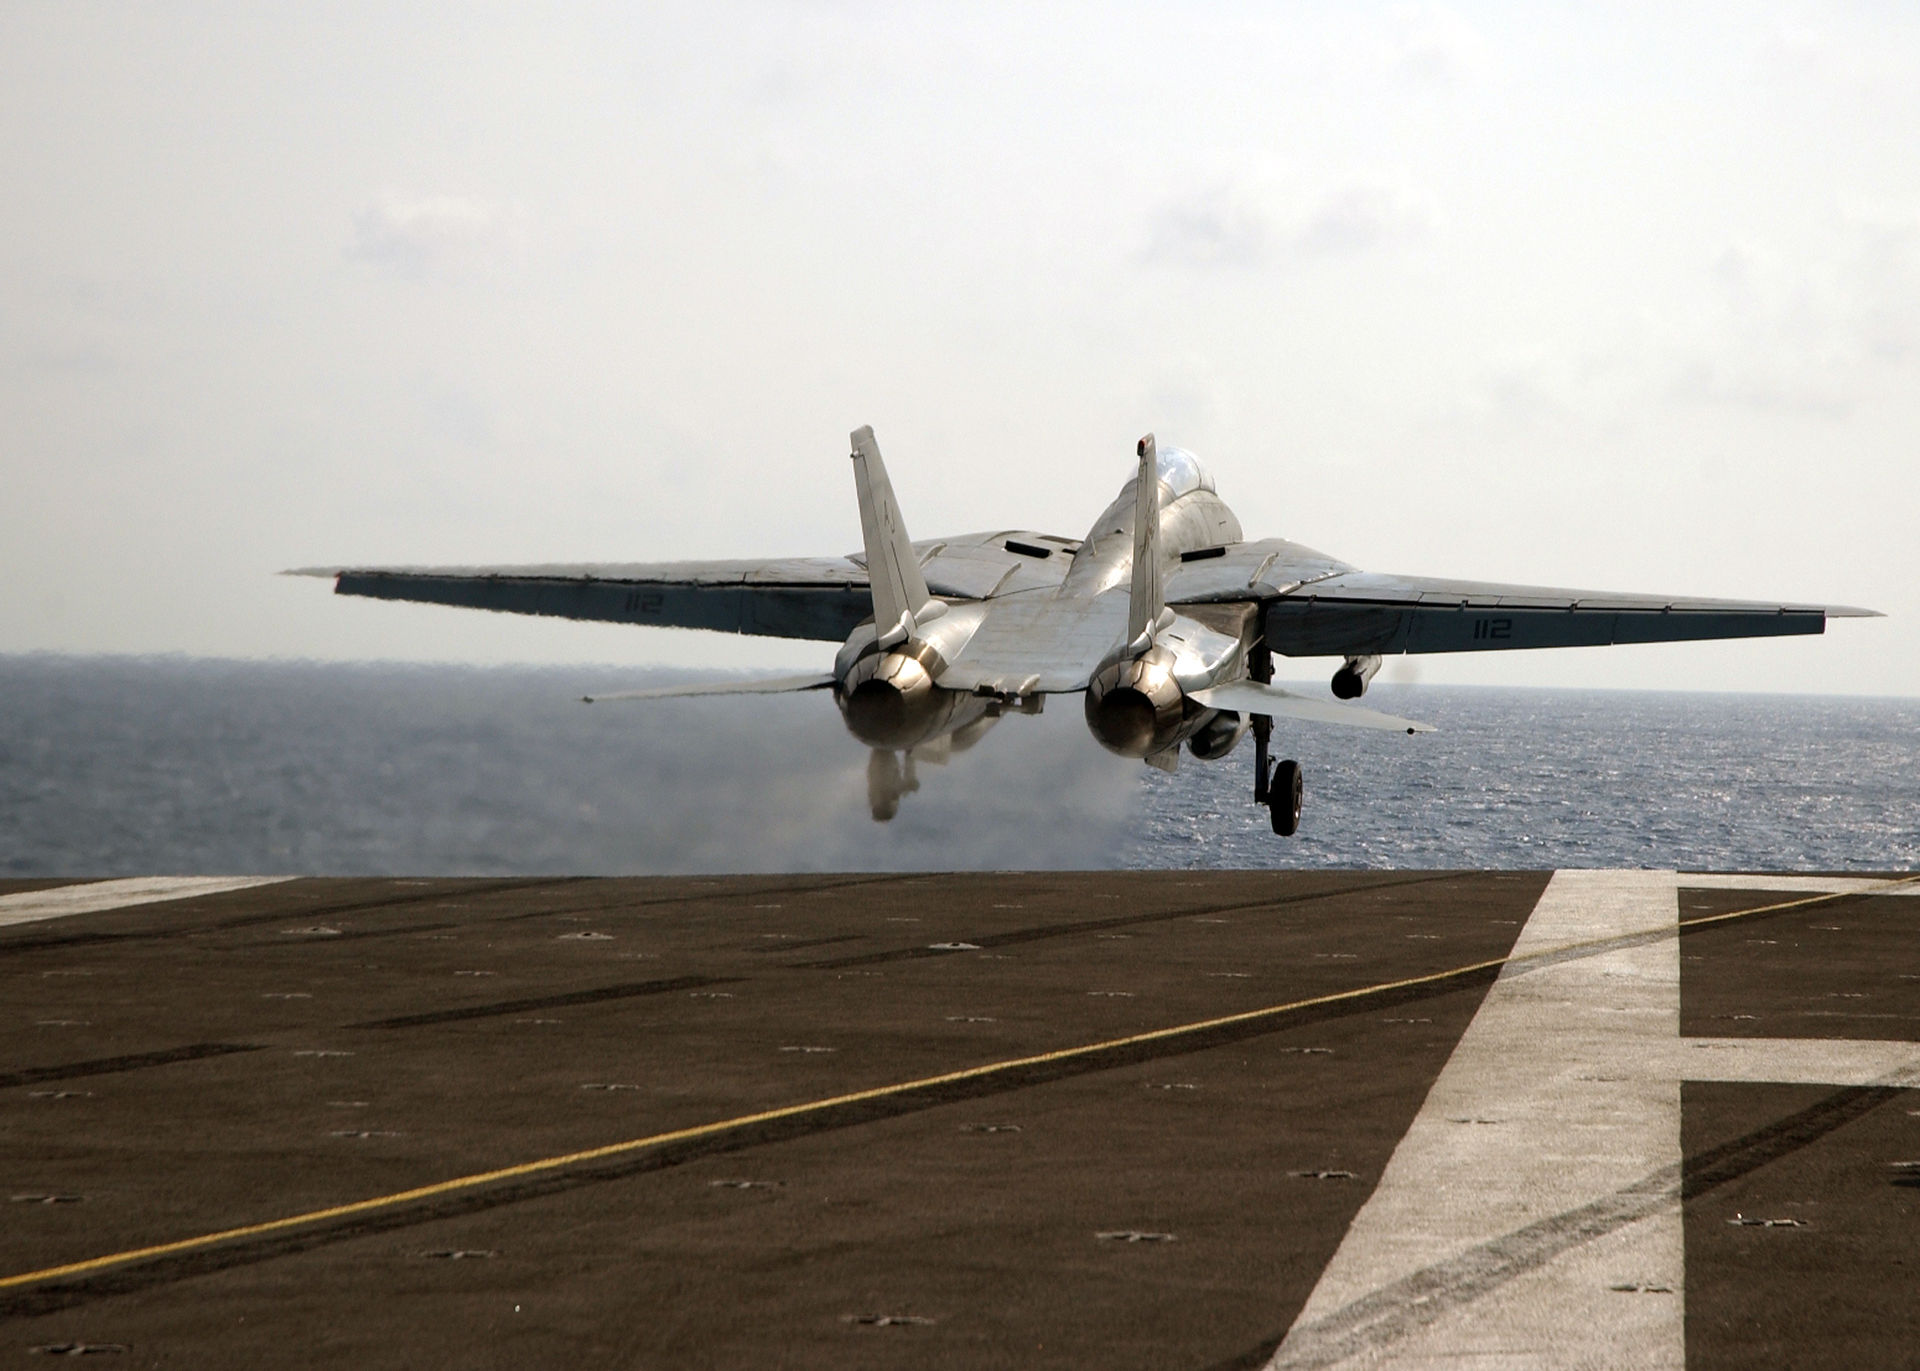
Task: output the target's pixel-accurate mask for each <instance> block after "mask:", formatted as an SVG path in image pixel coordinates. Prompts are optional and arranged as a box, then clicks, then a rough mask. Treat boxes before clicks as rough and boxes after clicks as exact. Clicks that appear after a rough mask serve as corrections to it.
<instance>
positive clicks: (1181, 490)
mask: <svg viewBox="0 0 1920 1371" xmlns="http://www.w3.org/2000/svg"><path fill="white" fill-rule="evenodd" d="M1156 456H1157V457H1158V458H1159V472H1160V484H1161V485H1163V486H1165V487H1166V488H1167V491H1168V493H1169V498H1171V499H1175V500H1177V499H1179V498H1180V497H1181V496H1182V495H1187V494H1190V493H1191V492H1193V491H1196V490H1212V489H1213V473H1212V472H1210V471H1208V470H1207V469H1206V468H1205V467H1204V466H1202V465H1201V464H1200V459H1199V458H1198V457H1196V456H1194V455H1193V454H1192V453H1191V452H1188V451H1187V450H1186V449H1185V448H1183V447H1163V448H1160V449H1159V450H1158V452H1157V453H1156Z"/></svg>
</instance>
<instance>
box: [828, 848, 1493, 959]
mask: <svg viewBox="0 0 1920 1371" xmlns="http://www.w3.org/2000/svg"><path fill="white" fill-rule="evenodd" d="M1480 874H1481V873H1479V872H1469V871H1448V872H1442V873H1440V874H1438V875H1430V876H1415V877H1412V878H1411V879H1406V880H1398V881H1372V882H1369V883H1368V884H1365V885H1342V886H1336V887H1334V888H1332V889H1328V890H1315V891H1309V892H1307V893H1305V894H1300V895H1284V896H1281V897H1279V898H1274V897H1271V896H1269V897H1267V898H1265V899H1259V900H1242V901H1239V902H1237V903H1235V904H1216V905H1194V906H1192V907H1191V908H1187V909H1174V910H1158V911H1154V912H1152V913H1147V914H1119V915H1115V916H1114V917H1113V918H1110V919H1076V920H1075V921H1074V922H1072V923H1065V924H1038V925H1035V926H1033V927H1030V928H1016V929H1013V930H1011V931H1009V932H1006V933H980V934H974V935H971V936H968V937H965V938H961V939H958V940H957V941H960V942H966V943H970V944H972V947H971V948H955V947H926V946H919V947H901V948H895V949H893V950H892V951H889V952H863V953H860V954H859V955H858V956H853V957H834V958H830V959H828V960H826V961H818V962H796V963H794V964H793V966H794V969H795V970H797V971H838V970H840V969H841V968H842V967H850V966H872V965H874V964H876V963H879V962H900V961H911V960H915V959H917V958H921V957H951V956H955V955H957V954H959V953H962V952H966V951H971V950H973V948H979V949H986V948H994V947H1012V946H1014V945H1015V944H1018V943H1032V942H1039V941H1041V940H1043V939H1046V938H1068V937H1072V936H1074V935H1075V934H1080V933H1098V932H1101V931H1102V930H1104V929H1109V928H1131V927H1134V926H1136V925H1139V924H1151V923H1167V922H1169V921H1171V920H1174V919H1193V918H1204V917H1205V916H1207V915H1209V914H1245V913H1248V912H1250V911H1252V910H1256V909H1283V908H1285V907H1286V906H1288V905H1297V904H1311V903H1313V902H1314V901H1315V900H1331V899H1337V898H1339V897H1341V896H1347V895H1366V894H1371V893H1373V892H1375V891H1380V890H1398V889H1400V888H1401V887H1403V886H1419V885H1433V884H1436V883H1439V882H1444V881H1458V880H1463V879H1465V878H1466V877H1468V876H1477V875H1480Z"/></svg>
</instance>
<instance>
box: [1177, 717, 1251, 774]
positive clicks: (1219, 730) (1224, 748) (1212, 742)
mask: <svg viewBox="0 0 1920 1371" xmlns="http://www.w3.org/2000/svg"><path fill="white" fill-rule="evenodd" d="M1246 731H1247V718H1246V715H1244V714H1235V713H1233V712H1232V711H1231V710H1225V709H1223V710H1220V711H1218V712H1216V713H1215V714H1214V716H1213V717H1212V718H1211V719H1208V720H1207V721H1206V722H1205V723H1204V724H1201V725H1200V727H1199V728H1197V729H1195V730H1194V734H1193V736H1192V737H1191V738H1189V739H1187V751H1189V752H1191V753H1192V754H1193V755H1194V756H1196V757H1198V758H1199V759H1200V760H1201V761H1203V762H1218V761H1224V760H1225V759H1226V756H1227V754H1228V753H1230V752H1232V751H1233V750H1234V748H1236V747H1238V746H1239V745H1240V737H1241V735H1242V734H1244V733H1245V732H1246Z"/></svg>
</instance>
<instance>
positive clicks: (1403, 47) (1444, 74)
mask: <svg viewBox="0 0 1920 1371" xmlns="http://www.w3.org/2000/svg"><path fill="white" fill-rule="evenodd" d="M1395 17H1396V18H1397V19H1398V21H1399V25H1400V31H1399V33H1398V35H1397V37H1396V40H1395V42H1394V43H1393V47H1392V53H1393V59H1392V60H1393V67H1394V70H1396V71H1397V72H1399V73H1400V74H1401V75H1402V76H1404V77H1407V78H1409V79H1411V80H1415V81H1431V82H1447V81H1457V80H1462V79H1465V78H1467V77H1470V76H1472V75H1474V74H1476V73H1478V72H1479V71H1480V70H1482V69H1483V68H1484V67H1485V66H1486V62H1487V42H1486V39H1484V38H1483V37H1481V36H1480V31H1479V30H1478V29H1476V28H1474V26H1473V25H1472V24H1470V23H1468V22H1467V21H1466V20H1465V19H1464V18H1462V17H1461V15H1460V14H1459V13H1458V12H1457V11H1455V10H1452V9H1449V8H1447V7H1446V6H1445V5H1416V6H1410V7H1408V8H1405V9H1402V10H1400V11H1398V12H1397V14H1396V16H1395Z"/></svg>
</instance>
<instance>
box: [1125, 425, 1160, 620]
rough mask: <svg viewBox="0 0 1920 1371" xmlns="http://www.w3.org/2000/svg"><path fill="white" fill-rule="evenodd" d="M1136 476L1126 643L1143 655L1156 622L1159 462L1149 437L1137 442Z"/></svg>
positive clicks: (1158, 574) (1157, 603)
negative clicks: (1137, 473)
mask: <svg viewBox="0 0 1920 1371" xmlns="http://www.w3.org/2000/svg"><path fill="white" fill-rule="evenodd" d="M1139 452H1140V476H1139V479H1138V480H1137V481H1136V482H1135V484H1134V491H1133V587H1132V598H1131V599H1130V600H1129V601H1128V602H1127V643H1128V650H1129V651H1132V652H1136V653H1138V652H1145V651H1146V650H1147V648H1148V646H1149V645H1150V644H1151V643H1152V641H1153V631H1154V629H1155V627H1157V626H1158V624H1159V621H1160V610H1161V604H1160V596H1161V590H1160V458H1159V453H1158V452H1157V451H1156V450H1155V449H1154V445H1153V435H1152V434H1151V433H1149V434H1148V435H1147V436H1146V437H1144V438H1142V439H1141V440H1140V448H1139Z"/></svg>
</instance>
